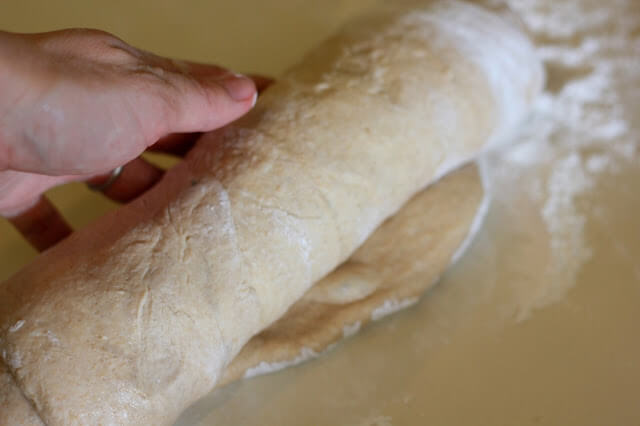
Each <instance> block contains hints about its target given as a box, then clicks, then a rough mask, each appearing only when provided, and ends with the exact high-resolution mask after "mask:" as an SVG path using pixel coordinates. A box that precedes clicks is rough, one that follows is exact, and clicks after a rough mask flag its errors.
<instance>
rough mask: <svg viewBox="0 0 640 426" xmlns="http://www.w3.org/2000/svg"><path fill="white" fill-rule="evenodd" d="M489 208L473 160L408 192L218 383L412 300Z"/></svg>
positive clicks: (290, 357) (312, 350) (275, 363)
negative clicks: (406, 198) (413, 193)
mask: <svg viewBox="0 0 640 426" xmlns="http://www.w3.org/2000/svg"><path fill="white" fill-rule="evenodd" d="M487 206H488V197H485V194H484V191H483V187H482V182H481V179H480V175H479V172H478V170H477V168H476V166H475V165H474V164H472V165H468V166H465V167H464V168H462V169H460V170H457V171H454V172H452V173H451V174H449V175H447V176H445V177H443V178H442V179H441V180H440V181H438V182H436V183H435V184H433V185H431V186H429V187H428V188H427V189H425V190H424V191H422V192H420V193H419V194H417V195H416V196H415V197H413V198H412V199H411V200H410V201H409V202H408V203H407V204H406V205H405V206H404V207H403V208H402V209H401V210H400V211H399V212H398V213H397V214H396V215H394V216H393V217H392V218H390V219H388V220H387V221H386V222H385V223H383V224H382V225H381V226H380V227H379V228H378V229H377V230H376V231H375V232H374V233H373V234H372V235H371V236H370V237H369V239H367V241H366V242H365V243H364V244H363V245H362V246H361V247H360V248H359V249H358V250H357V251H356V252H355V253H354V254H353V256H351V258H349V260H347V261H346V262H345V263H343V264H342V265H340V266H339V267H338V268H337V269H336V270H335V271H333V272H332V273H330V274H329V275H328V276H326V277H325V278H323V279H322V280H320V281H319V282H318V283H316V284H314V286H313V287H311V289H310V290H309V291H307V293H305V295H304V296H302V298H301V299H300V300H299V301H297V302H296V303H295V304H294V305H293V306H292V307H291V308H290V309H289V311H287V313H286V314H285V315H284V316H283V317H282V318H280V319H279V320H278V321H276V322H275V323H274V324H273V325H271V326H270V327H269V328H267V329H266V330H264V331H262V332H261V333H259V334H258V335H256V336H254V337H253V338H252V339H251V340H249V342H248V343H247V344H246V345H245V346H244V347H243V348H242V350H241V351H240V353H239V354H238V356H237V357H236V358H235V359H234V360H233V362H232V363H231V364H230V365H229V367H227V369H226V370H225V372H224V374H223V376H222V378H221V380H220V382H219V383H218V386H222V385H224V384H227V383H229V382H231V381H233V380H235V379H238V378H240V377H243V376H244V377H252V376H255V375H259V374H265V373H270V372H273V371H277V370H280V369H282V368H285V367H289V366H292V365H296V364H299V363H301V362H303V361H306V360H307V359H310V358H314V357H316V356H318V355H319V354H320V353H322V352H323V351H325V350H327V349H328V348H330V347H331V346H332V345H333V344H335V343H336V342H338V341H339V340H341V339H343V338H346V337H349V336H351V335H352V334H354V333H356V332H357V331H358V330H359V329H360V328H361V327H363V326H365V325H366V324H367V323H368V322H370V321H372V320H378V319H380V318H382V317H384V316H386V315H388V314H391V313H393V312H396V311H397V310H399V309H402V308H405V307H407V306H410V305H412V304H413V303H415V302H417V301H418V298H419V297H420V296H421V295H422V294H424V292H425V291H427V290H428V289H429V288H431V287H432V286H433V285H434V284H435V283H436V282H437V281H438V278H440V276H441V275H442V273H443V272H444V271H445V269H446V268H447V267H448V266H449V265H450V264H451V263H453V262H454V261H455V260H456V259H457V257H458V256H459V255H460V254H461V253H462V252H463V250H464V249H465V248H466V246H467V243H468V242H470V241H471V239H472V238H473V236H474V234H475V232H476V231H477V229H478V227H479V226H480V224H481V223H482V220H483V218H484V215H485V213H486V210H487V209H486V207H487Z"/></svg>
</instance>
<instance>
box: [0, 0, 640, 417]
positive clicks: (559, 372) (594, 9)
mask: <svg viewBox="0 0 640 426" xmlns="http://www.w3.org/2000/svg"><path fill="white" fill-rule="evenodd" d="M376 1H382V0H326V1H322V2H320V1H309V0H278V1H270V2H266V1H257V0H234V1H225V0H210V1H203V0H187V1H177V0H159V1H156V2H153V3H149V2H146V1H143V0H128V1H122V0H115V1H114V0H112V1H104V0H99V1H93V2H86V1H80V0H65V1H61V2H51V1H45V0H19V1H18V0H5V1H3V4H2V7H1V9H2V11H1V13H0V28H1V29H4V30H10V31H25V32H31V31H44V30H52V29H58V28H65V27H78V26H80V27H94V28H100V29H104V30H107V31H111V32H114V33H116V34H117V35H119V36H120V37H122V38H124V39H125V40H127V41H129V42H130V43H132V44H135V45H137V46H139V47H142V48H145V49H148V50H152V51H155V52H157V53H159V54H163V55H169V56H175V57H183V58H187V59H195V60H200V61H209V62H217V63H220V64H223V65H227V66H230V67H232V68H234V69H236V70H239V71H247V72H248V71H251V72H260V73H266V74H272V75H276V76H277V74H278V73H279V72H281V71H282V70H283V69H284V68H285V67H286V66H288V65H290V64H291V63H293V62H294V61H296V60H297V59H298V58H299V57H300V56H301V54H302V53H303V52H304V51H305V50H306V49H307V48H309V47H310V46H311V45H313V44H314V43H315V42H316V41H318V40H319V39H321V38H323V37H324V36H326V35H327V34H329V33H330V32H331V31H332V30H333V29H334V28H335V27H336V26H338V25H339V24H340V23H341V22H343V21H344V20H345V19H346V18H348V17H349V16H351V15H353V14H354V13H357V12H358V11H359V10H361V9H363V8H365V7H369V6H371V5H372V4H374V3H375V2H376ZM511 3H512V4H513V6H514V8H515V9H517V11H518V13H520V15H521V17H522V18H523V21H524V22H525V25H526V26H527V27H528V28H529V29H530V30H531V32H532V35H533V36H534V37H535V38H536V40H537V42H538V45H539V47H540V54H541V55H542V57H543V58H544V59H545V60H546V61H547V65H548V66H547V70H548V74H549V84H548V88H549V92H547V94H546V95H545V96H544V97H543V99H541V102H540V105H538V107H537V109H536V112H535V113H534V116H533V118H532V120H531V122H530V123H529V124H528V125H527V126H524V128H523V130H522V132H521V134H519V135H518V136H517V137H516V138H515V142H517V144H515V145H513V146H512V147H505V148H503V149H502V150H501V151H500V152H496V153H493V154H491V155H489V156H487V157H486V158H484V159H483V160H482V163H483V165H484V167H485V170H486V171H487V176H488V179H489V182H490V188H491V192H492V196H493V201H492V203H491V206H490V209H489V213H488V216H487V218H486V222H485V225H484V226H483V228H482V229H481V231H480V233H479V235H478V236H477V238H476V240H475V241H474V243H473V244H472V246H471V247H470V249H469V250H468V252H467V253H466V255H465V256H464V257H463V258H462V259H461V260H460V262H459V263H458V264H456V265H455V266H454V267H453V268H452V269H451V270H450V271H449V273H447V275H446V276H445V277H444V278H443V280H442V282H441V283H440V284H439V285H438V286H437V287H436V288H435V290H433V291H431V292H430V293H429V294H428V295H426V297H424V298H423V300H422V301H421V302H420V303H419V304H418V305H417V306H414V307H412V308H410V309H408V310H407V311H405V312H402V313H399V314H396V315H394V316H393V317H390V318H387V319H384V320H382V321H380V322H379V323H377V324H375V325H374V326H372V327H369V328H366V329H365V330H363V331H362V332H361V333H360V334H358V335H357V336H355V337H352V338H350V339H349V340H347V341H346V342H344V343H342V344H340V345H339V346H338V347H336V348H334V349H333V350H331V351H330V352H329V353H327V354H324V355H323V356H322V357H321V358H319V359H317V360H314V361H311V362H308V363H306V364H304V365H301V366H298V367H295V368H291V369H289V370H285V371H282V372H279V373H274V374H270V375H267V376H263V377H258V378H255V379H251V380H246V381H243V382H240V383H236V384H233V385H231V386H227V387H225V388H222V389H221V390H218V391H216V392H213V393H212V394H211V395H209V396H208V397H206V398H205V399H203V400H202V401H200V402H199V403H197V404H196V405H195V406H193V407H191V408H190V409H189V410H187V411H186V412H185V413H184V415H183V416H182V417H181V418H180V419H179V421H178V424H179V425H185V426H186V425H213V424H215V425H239V424H242V425H303V424H304V425H306V424H314V425H378V426H382V425H384V426H387V425H408V424H433V425H443V424H444V425H458V424H460V425H462V424H464V425H467V424H474V425H526V424H536V425H537V424H548V425H580V426H585V425H604V424H610V425H638V424H640V261H639V260H638V259H640V191H639V190H638V182H640V161H639V160H640V152H638V149H639V148H640V146H638V145H640V142H639V139H640V138H639V136H640V128H639V127H640V120H637V118H638V117H640V62H639V60H638V58H639V57H640V56H639V55H640V4H639V2H637V1H634V0H627V1H625V0H618V1H616V2H607V4H608V6H602V5H601V4H604V3H605V2H597V1H591V0H571V1H563V2H554V1H553V0H526V1H525V0H513V1H512V2H511ZM634 3H635V4H634ZM150 4H152V5H153V6H150ZM50 197H51V198H52V200H53V201H54V203H55V204H56V205H57V206H58V207H59V208H60V209H61V210H62V211H63V212H64V213H65V215H66V217H67V218H68V219H69V220H70V222H71V223H72V224H73V225H74V226H75V227H76V228H77V227H82V226H84V225H85V224H87V223H88V222H90V221H91V220H94V219H95V218H96V217H98V216H99V215H101V214H103V213H104V212H105V211H107V210H109V209H111V208H114V204H112V203H110V202H107V201H105V200H103V199H101V198H100V197H99V196H97V195H95V194H92V193H90V192H89V191H88V190H86V189H85V188H84V187H83V186H82V185H80V184H74V185H69V186H67V187H64V188H58V189H54V190H53V191H51V193H50ZM34 255H35V253H34V252H33V251H32V250H31V249H30V248H29V247H28V246H27V244H26V243H25V242H24V241H22V240H21V239H20V238H19V236H18V235H17V234H16V233H15V232H14V231H13V230H12V229H11V228H10V227H9V226H8V225H7V224H6V223H5V222H3V221H2V222H0V280H3V279H5V278H6V277H8V276H9V275H10V274H12V273H13V272H15V271H16V270H18V269H19V268H20V267H21V266H22V265H24V264H26V263H28V262H29V261H30V260H31V259H32V258H33V256H34Z"/></svg>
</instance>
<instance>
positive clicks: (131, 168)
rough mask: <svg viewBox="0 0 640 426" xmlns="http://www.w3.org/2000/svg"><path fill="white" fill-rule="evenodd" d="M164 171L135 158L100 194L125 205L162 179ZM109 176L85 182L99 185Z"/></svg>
mask: <svg viewBox="0 0 640 426" xmlns="http://www.w3.org/2000/svg"><path fill="white" fill-rule="evenodd" d="M163 173H164V171H163V170H162V169H159V168H157V167H156V166H154V165H152V164H150V163H148V162H147V161H145V160H144V159H142V158H136V159H135V160H133V161H131V162H129V163H128V164H126V165H125V166H124V168H123V169H122V173H121V174H120V175H119V176H118V177H117V178H116V179H115V180H114V181H113V183H112V184H111V185H109V187H108V188H106V189H104V190H102V191H101V192H102V193H103V194H104V195H105V196H107V197H108V198H110V199H112V200H114V201H118V202H120V203H127V202H129V201H131V200H133V199H135V198H137V197H139V196H140V195H142V194H143V193H144V192H145V191H147V190H148V189H150V188H151V187H152V186H153V185H155V184H156V182H158V181H159V180H160V178H162V175H163ZM109 177H110V175H109V174H107V175H103V176H97V177H94V178H92V179H89V180H88V181H87V182H89V183H92V184H94V185H101V184H102V183H104V182H105V181H107V180H108V179H109Z"/></svg>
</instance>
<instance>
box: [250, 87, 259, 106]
mask: <svg viewBox="0 0 640 426" xmlns="http://www.w3.org/2000/svg"><path fill="white" fill-rule="evenodd" d="M256 102H258V92H257V91H256V93H254V94H253V100H252V101H251V108H253V107H254V106H256Z"/></svg>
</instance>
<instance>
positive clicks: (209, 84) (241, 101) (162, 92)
mask: <svg viewBox="0 0 640 426" xmlns="http://www.w3.org/2000/svg"><path fill="white" fill-rule="evenodd" d="M150 61H151V60H150ZM153 61H155V62H156V63H158V66H149V67H145V68H144V69H143V71H142V78H143V81H144V79H146V81H147V82H148V81H149V80H148V78H149V75H151V81H152V82H153V84H154V87H155V89H154V90H149V89H146V90H145V89H144V88H142V89H141V90H140V91H138V93H142V94H143V97H140V96H137V97H136V98H135V99H133V100H132V101H133V103H134V104H135V105H138V104H140V103H142V106H141V108H140V109H139V110H138V112H139V113H140V114H145V112H146V111H149V116H148V117H141V118H142V120H141V122H142V123H156V129H151V132H150V136H151V137H152V139H153V140H150V141H149V142H151V143H152V142H155V140H157V139H159V138H161V137H163V136H166V135H168V134H171V133H188V132H206V131H211V130H215V129H217V128H219V127H222V126H224V125H226V124H228V123H230V122H231V121H233V120H235V119H237V118H239V117H240V116H242V115H243V114H245V113H246V112H247V111H249V110H250V109H251V108H252V107H253V105H254V104H255V101H256V98H257V90H256V85H255V83H254V82H253V80H251V79H250V78H248V77H246V76H242V75H239V74H233V73H231V72H229V71H226V70H223V69H221V68H219V67H217V66H209V65H202V64H193V63H189V62H180V61H171V60H168V59H164V58H156V57H154V59H153ZM145 99H146V101H145ZM154 104H156V105H158V107H159V108H160V111H161V113H160V114H158V113H157V112H156V111H157V108H155V107H148V106H145V105H154ZM158 120H161V121H158ZM154 130H156V131H157V133H156V134H155V135H154Z"/></svg>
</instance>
